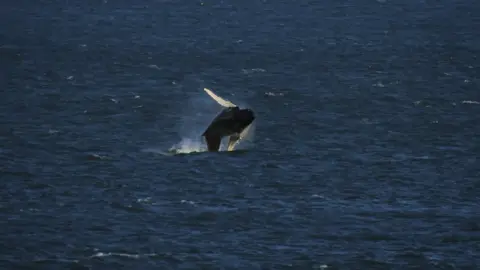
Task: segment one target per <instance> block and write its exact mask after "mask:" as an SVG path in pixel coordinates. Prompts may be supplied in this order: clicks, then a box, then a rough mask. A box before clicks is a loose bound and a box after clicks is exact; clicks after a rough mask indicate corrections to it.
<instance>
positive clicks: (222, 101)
mask: <svg viewBox="0 0 480 270" xmlns="http://www.w3.org/2000/svg"><path fill="white" fill-rule="evenodd" d="M203 90H205V92H207V94H208V95H209V96H210V97H212V98H213V99H214V100H215V101H216V102H217V103H218V104H220V105H221V106H223V107H237V105H235V104H233V103H232V102H230V101H228V100H225V99H223V98H221V97H219V96H217V95H215V94H214V93H213V92H212V91H211V90H209V89H207V88H203Z"/></svg>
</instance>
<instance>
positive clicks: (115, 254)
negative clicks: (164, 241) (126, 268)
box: [90, 252, 157, 259]
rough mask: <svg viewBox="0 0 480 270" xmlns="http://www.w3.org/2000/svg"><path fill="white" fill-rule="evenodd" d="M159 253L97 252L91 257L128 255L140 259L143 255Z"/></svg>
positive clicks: (150, 255) (148, 255)
mask: <svg viewBox="0 0 480 270" xmlns="http://www.w3.org/2000/svg"><path fill="white" fill-rule="evenodd" d="M156 255H157V254H155V253H147V254H128V253H114V252H107V253H104V252H97V253H96V254H94V255H92V256H90V258H95V257H109V256H118V257H127V258H132V259H138V258H141V257H152V256H156Z"/></svg>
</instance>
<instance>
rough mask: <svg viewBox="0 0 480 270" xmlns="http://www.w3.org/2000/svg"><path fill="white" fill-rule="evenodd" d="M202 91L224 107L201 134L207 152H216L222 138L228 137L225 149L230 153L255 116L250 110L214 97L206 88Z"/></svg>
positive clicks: (243, 135) (244, 134)
mask: <svg viewBox="0 0 480 270" xmlns="http://www.w3.org/2000/svg"><path fill="white" fill-rule="evenodd" d="M203 90H205V92H207V94H208V95H209V96H210V97H212V98H213V99H214V100H215V101H216V102H217V103H218V104H220V105H221V106H222V107H224V109H223V110H222V111H221V112H220V113H219V114H218V115H217V116H216V117H215V118H214V119H213V120H212V122H211V123H210V125H209V126H208V127H207V129H206V130H205V132H203V134H202V136H203V137H205V141H206V142H207V147H208V151H211V152H217V151H218V150H219V148H220V142H221V141H222V139H223V138H224V137H230V138H229V141H228V148H227V149H228V151H232V150H233V149H234V147H235V145H236V144H237V143H238V142H239V141H240V140H241V139H243V138H244V137H245V136H246V135H247V133H248V130H249V128H250V127H251V124H252V122H253V120H255V114H254V113H253V111H252V110H251V109H240V108H239V107H238V106H237V105H235V104H233V103H232V102H230V101H228V100H225V99H223V98H221V97H219V96H217V95H215V94H214V93H213V92H212V91H211V90H209V89H207V88H204V89H203Z"/></svg>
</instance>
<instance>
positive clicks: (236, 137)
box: [227, 134, 240, 151]
mask: <svg viewBox="0 0 480 270" xmlns="http://www.w3.org/2000/svg"><path fill="white" fill-rule="evenodd" d="M238 140H240V135H239V134H233V135H231V136H230V139H229V140H228V148H227V150H228V151H233V148H234V147H235V145H237V143H238Z"/></svg>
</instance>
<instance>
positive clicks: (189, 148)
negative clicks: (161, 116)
mask: <svg viewBox="0 0 480 270" xmlns="http://www.w3.org/2000/svg"><path fill="white" fill-rule="evenodd" d="M205 151H207V147H206V145H205V144H204V143H203V142H201V141H200V140H193V139H191V138H183V139H182V140H181V141H180V142H179V143H177V144H175V145H173V146H172V147H170V149H169V152H174V153H176V154H188V153H193V152H205Z"/></svg>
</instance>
